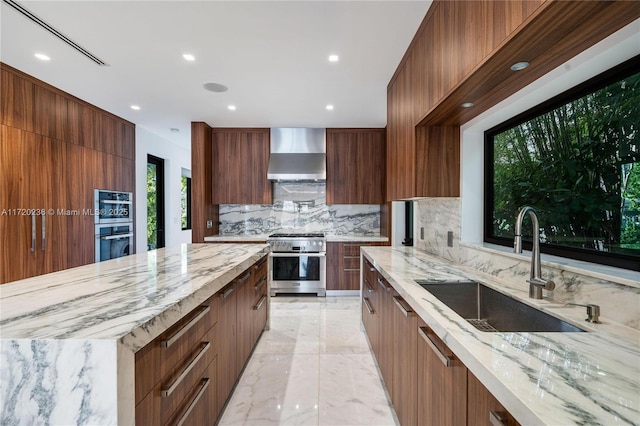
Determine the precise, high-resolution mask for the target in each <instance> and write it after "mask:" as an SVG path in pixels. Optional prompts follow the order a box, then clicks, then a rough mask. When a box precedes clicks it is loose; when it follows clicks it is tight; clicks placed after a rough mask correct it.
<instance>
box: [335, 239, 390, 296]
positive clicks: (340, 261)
mask: <svg viewBox="0 0 640 426" xmlns="http://www.w3.org/2000/svg"><path fill="white" fill-rule="evenodd" d="M383 245H388V243H386V242H368V241H353V242H348V243H344V242H329V243H327V290H360V247H362V246H383Z"/></svg>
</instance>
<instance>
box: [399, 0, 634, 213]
mask: <svg viewBox="0 0 640 426" xmlns="http://www.w3.org/2000/svg"><path fill="white" fill-rule="evenodd" d="M639 16H640V2H630V1H574V2H564V1H545V0H512V1H508V2H507V1H505V2H501V1H446V0H435V1H434V2H433V4H432V5H431V7H430V8H429V10H428V12H427V15H426V16H425V18H424V20H423V21H422V24H421V25H420V28H419V29H418V31H417V32H416V35H415V36H414V38H413V40H412V42H411V44H410V45H409V47H408V49H407V51H406V53H405V55H404V57H403V58H402V60H401V61H400V64H399V65H398V68H397V69H396V72H395V74H394V76H393V77H392V78H391V81H390V82H389V85H388V86H387V162H386V165H387V172H386V173H387V180H386V200H387V201H393V200H399V199H403V198H409V197H438V196H459V182H460V177H459V175H460V173H459V155H460V154H459V149H460V147H459V145H460V140H459V139H460V136H459V134H460V126H461V125H462V124H464V123H466V122H468V121H469V120H471V119H472V118H474V117H476V116H478V115H479V114H481V113H483V112H484V111H486V110H488V109H489V108H491V107H492V106H494V105H496V104H498V103H499V102H501V101H503V100H504V99H506V98H508V97H509V96H511V95H512V94H514V93H516V92H517V91H518V90H520V89H522V88H524V87H526V86H527V85H528V84H530V83H532V82H533V81H535V80H537V79H538V78H540V77H542V76H543V75H545V74H546V73H548V72H549V71H551V70H553V69H555V68H556V67H558V66H560V65H561V64H563V63H564V62H566V61H568V60H569V59H571V58H572V57H574V56H575V55H577V54H578V53H580V52H582V51H584V50H586V49H587V48H589V47H591V46H592V45H594V44H595V43H597V42H598V41H600V40H602V39H603V38H605V37H607V36H608V35H610V34H612V33H613V32H615V31H617V30H618V29H620V28H622V27H623V26H624V25H627V24H628V23H630V22H632V21H634V20H635V19H637V18H638V17H639ZM514 58H523V59H526V60H527V61H529V62H530V63H531V66H530V67H529V68H527V70H525V71H520V72H517V73H514V72H513V71H511V70H510V66H511V65H512V64H513V62H515V61H516V60H514ZM523 59H517V60H523ZM465 102H473V104H474V105H473V107H471V108H462V107H461V106H460V105H461V104H463V103H465ZM456 157H457V158H456Z"/></svg>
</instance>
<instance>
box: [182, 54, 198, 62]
mask: <svg viewBox="0 0 640 426" xmlns="http://www.w3.org/2000/svg"><path fill="white" fill-rule="evenodd" d="M182 57H183V58H184V60H185V61H195V60H196V57H195V56H193V55H192V54H191V53H185V54H184V55H182Z"/></svg>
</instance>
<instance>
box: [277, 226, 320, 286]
mask: <svg viewBox="0 0 640 426" xmlns="http://www.w3.org/2000/svg"><path fill="white" fill-rule="evenodd" d="M267 243H268V244H269V245H270V246H271V254H270V261H271V277H270V283H271V296H275V295H277V294H278V293H316V294H317V295H318V296H325V295H326V293H327V278H326V275H327V272H326V271H327V265H326V260H327V255H326V250H325V245H326V244H325V238H324V234H316V233H314V234H273V235H270V236H269V239H268V240H267Z"/></svg>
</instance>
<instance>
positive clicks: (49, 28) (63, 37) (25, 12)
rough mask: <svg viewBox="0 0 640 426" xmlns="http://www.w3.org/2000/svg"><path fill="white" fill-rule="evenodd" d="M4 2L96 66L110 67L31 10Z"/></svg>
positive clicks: (6, 0) (11, 2)
mask: <svg viewBox="0 0 640 426" xmlns="http://www.w3.org/2000/svg"><path fill="white" fill-rule="evenodd" d="M2 1H3V2H4V3H5V4H7V5H9V6H11V7H12V8H14V9H15V10H17V11H18V12H20V13H21V14H22V15H24V16H25V17H27V18H28V19H30V20H31V21H33V22H35V23H36V24H37V25H39V26H40V27H42V28H43V29H45V30H47V31H48V32H50V33H51V34H53V35H54V36H56V37H57V38H59V39H60V40H62V41H63V42H64V43H66V44H68V45H69V46H71V47H72V48H73V49H75V50H77V51H78V52H80V53H82V54H83V55H84V56H86V57H87V58H89V59H91V60H92V61H93V62H95V63H96V64H98V65H100V66H109V64H107V63H106V62H105V61H103V60H102V59H100V58H98V57H97V56H96V55H94V54H93V53H91V52H89V51H88V50H87V49H85V48H84V47H82V46H80V45H79V44H78V43H76V42H75V41H73V40H71V39H70V38H69V37H67V36H66V35H64V34H62V33H61V32H60V31H58V30H56V29H55V28H53V27H52V26H51V25H49V24H47V23H46V22H45V21H43V20H42V19H40V18H38V17H37V16H36V15H34V14H33V13H31V12H30V11H29V10H27V9H25V8H24V7H22V6H21V5H20V4H18V2H16V1H13V0H2Z"/></svg>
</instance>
